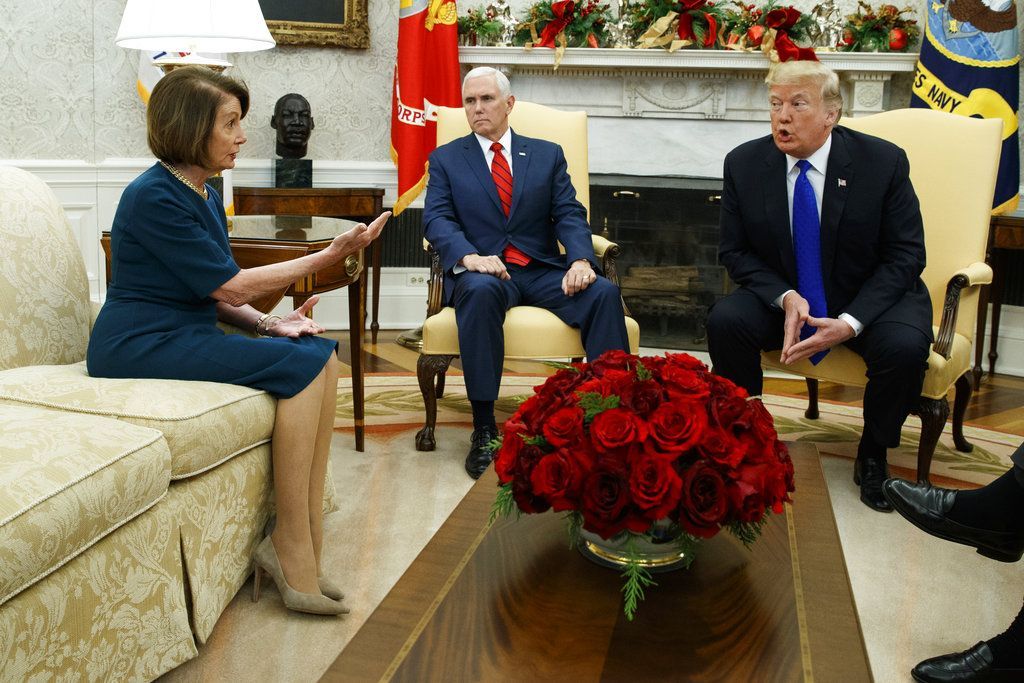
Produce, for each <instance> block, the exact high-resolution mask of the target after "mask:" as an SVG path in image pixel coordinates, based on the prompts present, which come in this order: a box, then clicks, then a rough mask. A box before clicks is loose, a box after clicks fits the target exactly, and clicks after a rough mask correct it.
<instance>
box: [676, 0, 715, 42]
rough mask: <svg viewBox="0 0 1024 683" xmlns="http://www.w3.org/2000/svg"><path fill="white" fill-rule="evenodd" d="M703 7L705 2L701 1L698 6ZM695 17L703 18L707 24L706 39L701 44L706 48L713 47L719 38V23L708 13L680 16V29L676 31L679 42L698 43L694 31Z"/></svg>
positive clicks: (685, 13) (690, 13)
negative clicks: (690, 41) (689, 41)
mask: <svg viewBox="0 0 1024 683" xmlns="http://www.w3.org/2000/svg"><path fill="white" fill-rule="evenodd" d="M703 5H704V2H703V1H701V2H700V3H699V4H697V5H696V6H697V7H702V6H703ZM695 17H696V18H700V17H703V18H704V21H705V23H707V30H706V31H705V32H704V38H703V40H701V41H700V42H701V44H702V45H703V46H704V47H711V46H712V45H714V44H715V39H716V38H717V37H718V22H717V21H716V20H715V17H714V15H712V14H708V13H707V12H684V13H683V14H680V15H679V28H678V29H677V30H676V32H677V33H678V35H679V40H692V41H695V42H696V41H697V33H696V32H695V31H694V30H693V20H694V18H695Z"/></svg>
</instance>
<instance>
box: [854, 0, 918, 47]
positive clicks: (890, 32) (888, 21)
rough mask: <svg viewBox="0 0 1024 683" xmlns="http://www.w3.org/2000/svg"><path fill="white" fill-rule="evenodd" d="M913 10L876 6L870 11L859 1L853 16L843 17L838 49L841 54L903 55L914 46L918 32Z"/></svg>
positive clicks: (869, 7) (868, 6)
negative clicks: (844, 20) (882, 53)
mask: <svg viewBox="0 0 1024 683" xmlns="http://www.w3.org/2000/svg"><path fill="white" fill-rule="evenodd" d="M914 14H915V10H914V8H913V7H904V8H903V9H899V8H897V7H896V6H895V5H880V6H879V7H878V9H872V8H871V6H870V5H868V4H867V3H865V2H863V0H860V1H859V2H858V3H857V12H855V13H854V14H850V15H847V17H846V25H845V26H844V27H843V37H842V39H841V40H840V41H839V49H840V50H842V51H844V52H906V51H907V50H908V49H910V46H911V45H914V44H916V43H917V39H918V37H919V36H920V35H921V29H920V27H918V25H917V21H916V20H915V19H909V18H907V16H905V15H908V16H913V15H914Z"/></svg>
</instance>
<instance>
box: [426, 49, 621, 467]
mask: <svg viewBox="0 0 1024 683" xmlns="http://www.w3.org/2000/svg"><path fill="white" fill-rule="evenodd" d="M462 99H463V105H464V106H465V109H466V118H467V119H468V120H469V125H470V127H471V128H472V129H473V132H472V133H471V134H470V135H467V136H466V137H464V138H460V139H458V140H454V141H452V142H450V143H448V144H446V145H443V146H441V147H439V148H437V149H436V150H434V152H433V154H431V155H430V165H429V170H430V180H429V184H428V185H427V199H426V205H425V208H424V211H423V231H424V234H425V236H426V238H427V240H428V241H429V242H430V243H431V245H433V247H434V248H435V249H436V250H437V251H438V253H439V254H440V257H441V266H442V267H443V268H444V271H445V291H444V294H445V298H446V300H447V302H448V303H449V304H450V305H451V306H454V308H455V318H456V321H457V322H458V327H459V348H460V351H461V356H462V368H463V372H464V374H465V379H466V392H467V394H468V395H469V399H470V402H471V403H472V406H473V436H472V444H471V447H470V451H469V454H468V455H467V457H466V471H467V472H468V473H469V475H470V476H472V477H473V478H477V477H479V476H480V475H481V474H482V473H483V472H484V470H486V469H487V466H488V465H489V464H490V462H491V455H490V454H489V453H488V452H487V450H486V448H485V446H486V445H487V443H488V442H489V441H491V440H492V439H494V438H495V436H497V426H496V424H495V421H494V401H495V400H496V399H497V397H498V386H499V384H500V383H501V370H502V362H503V360H504V357H505V350H504V335H503V333H502V325H503V323H504V320H505V311H507V310H508V309H509V308H511V307H513V306H518V305H524V306H538V307H541V308H546V309H548V310H550V311H551V312H552V313H554V314H555V315H557V316H558V317H559V318H561V319H562V320H563V321H565V322H566V323H567V324H568V325H571V326H573V327H578V328H579V329H580V333H581V336H582V339H583V347H584V349H586V352H587V357H588V358H591V359H593V358H596V357H597V356H599V355H601V354H602V353H604V352H605V351H608V350H610V349H621V350H626V349H627V348H628V339H627V336H626V327H625V319H624V315H623V310H622V299H621V296H620V293H619V289H618V287H616V286H615V285H613V284H612V283H611V282H609V281H608V280H607V279H605V278H604V277H602V276H600V275H599V274H598V270H599V265H598V263H597V260H596V258H595V256H594V247H593V241H592V239H591V232H590V227H589V226H588V224H587V212H586V210H585V209H584V208H583V205H582V204H580V203H579V201H578V200H577V199H576V191H575V190H574V189H573V186H572V181H571V180H570V178H569V174H568V172H567V166H566V161H565V155H564V154H563V153H562V148H561V147H559V146H558V145H556V144H554V143H552V142H548V141H546V140H537V139H534V138H527V137H523V136H521V135H517V134H516V133H515V132H513V131H512V130H511V128H509V123H508V115H509V113H510V112H511V111H512V107H513V106H515V97H513V96H512V93H511V87H510V85H509V82H508V78H506V77H505V75H504V74H502V73H501V72H500V71H497V70H496V69H493V68H491V67H479V68H476V69H473V70H472V71H470V72H469V73H468V74H466V78H465V80H463V83H462ZM559 243H561V244H562V245H563V246H564V247H565V254H560V253H559V249H558V244H559Z"/></svg>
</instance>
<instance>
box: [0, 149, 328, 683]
mask: <svg viewBox="0 0 1024 683" xmlns="http://www.w3.org/2000/svg"><path fill="white" fill-rule="evenodd" d="M0 245H2V249H3V255H2V257H0V320H2V324H0V680H4V681H7V680H12V681H22V680H30V679H38V680H52V679H54V678H60V679H69V680H150V679H153V678H155V677H157V676H159V675H160V674H161V673H163V672H165V671H168V670H169V669H171V668H173V667H175V666H177V665H178V664H180V663H181V662H184V661H186V660H188V659H190V658H191V657H194V656H195V655H196V654H197V644H201V643H203V642H205V641H206V639H207V637H208V636H209V635H210V633H211V631H212V630H213V626H214V624H215V623H216V621H217V618H218V617H219V616H220V614H221V612H222V611H223V609H224V608H225V606H226V605H227V604H228V602H229V601H230V600H231V599H232V597H233V596H234V595H235V594H236V593H237V592H238V590H239V588H240V587H241V586H242V584H243V583H244V582H245V580H246V578H247V576H248V574H249V573H250V556H251V553H252V550H253V548H254V546H255V544H256V543H257V542H258V541H259V539H260V536H261V535H262V530H263V527H264V525H265V523H266V521H267V518H268V516H269V514H270V508H271V500H270V498H271V486H270V481H271V480H270V436H271V430H272V427H273V420H274V411H275V402H274V400H273V399H272V398H271V397H270V396H269V395H267V394H266V393H264V392H261V391H257V390H253V389H248V388H246V387H237V386H231V385H225V384H215V383H208V382H178V381H167V380H123V379H100V378H92V377H89V376H88V375H87V374H86V370H85V361H84V358H85V350H86V345H87V343H88V338H89V330H90V326H91V321H92V317H93V311H94V308H95V305H94V304H91V303H90V300H89V287H88V282H87V278H86V274H85V269H84V266H83V262H82V257H81V252H80V250H79V248H78V245H77V243H76V242H75V239H74V237H73V235H72V234H71V231H70V230H69V228H68V226H67V222H66V220H65V217H64V215H63V212H62V210H61V208H60V205H59V204H58V202H57V199H56V197H55V196H54V195H53V193H52V192H51V191H50V189H49V188H48V187H47V186H46V185H45V184H44V183H43V182H42V181H40V180H39V179H38V178H35V177H34V176H32V175H31V174H29V173H27V172H25V171H22V170H19V169H15V168H5V167H0ZM328 483H329V485H328V486H327V491H328V492H329V493H328V500H327V501H325V505H326V506H327V507H328V509H331V508H332V507H333V495H334V494H333V492H334V487H333V485H331V483H330V482H328Z"/></svg>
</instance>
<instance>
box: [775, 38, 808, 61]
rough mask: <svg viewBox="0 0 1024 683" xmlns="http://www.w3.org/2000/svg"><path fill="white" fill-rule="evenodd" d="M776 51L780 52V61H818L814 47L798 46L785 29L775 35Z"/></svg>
mask: <svg viewBox="0 0 1024 683" xmlns="http://www.w3.org/2000/svg"><path fill="white" fill-rule="evenodd" d="M775 51H776V52H778V53H779V61H780V62H788V61H790V60H795V61H810V60H813V61H815V62H816V61H818V55H817V54H815V52H814V48H810V47H797V46H796V44H795V43H794V42H793V41H792V40H790V38H789V35H788V34H786V33H785V32H783V31H779V32H778V35H776V36H775Z"/></svg>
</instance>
